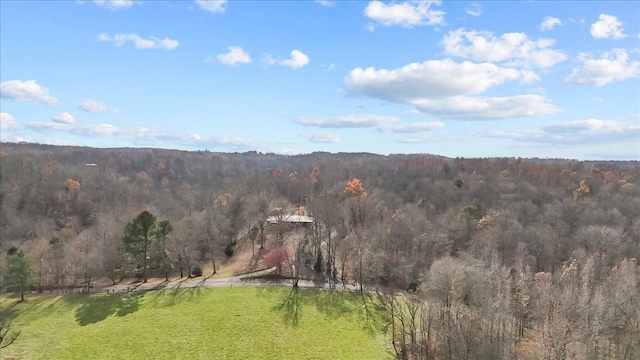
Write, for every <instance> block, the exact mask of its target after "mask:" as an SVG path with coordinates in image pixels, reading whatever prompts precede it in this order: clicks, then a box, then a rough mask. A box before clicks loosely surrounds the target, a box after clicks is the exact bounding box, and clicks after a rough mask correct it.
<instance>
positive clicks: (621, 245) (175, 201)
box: [0, 143, 640, 360]
mask: <svg viewBox="0 0 640 360" xmlns="http://www.w3.org/2000/svg"><path fill="white" fill-rule="evenodd" d="M0 156H1V157H0V161H1V162H0V165H1V166H0V179H1V182H0V234H1V243H0V250H2V254H3V256H2V258H3V260H2V261H3V262H6V260H5V258H6V257H5V256H4V254H6V253H7V251H9V249H12V248H13V251H15V249H16V248H17V249H20V250H21V251H23V252H24V253H25V254H26V255H28V257H29V258H30V259H31V262H32V264H33V270H34V276H33V281H32V283H31V285H32V286H33V289H34V290H41V291H47V290H50V289H61V288H65V287H70V286H71V287H73V286H84V285H88V284H90V283H91V282H93V281H95V280H96V279H107V278H108V279H110V281H111V282H113V283H117V282H119V281H122V280H123V279H130V278H135V277H138V278H140V279H141V280H146V278H147V276H157V277H168V276H187V275H191V274H192V273H193V268H194V267H202V266H204V265H205V264H206V265H207V266H210V267H211V269H212V271H216V268H219V267H220V266H222V265H223V264H224V263H225V262H228V261H232V260H233V259H234V257H238V256H239V254H240V253H243V254H248V256H247V259H248V260H247V264H246V266H247V270H250V269H255V268H259V267H264V266H265V264H266V265H269V266H271V265H273V266H276V267H278V271H279V272H282V273H283V274H285V275H293V277H294V278H297V277H298V276H303V277H316V278H320V279H324V280H325V281H329V282H330V283H332V284H333V285H334V286H336V287H340V284H341V283H347V282H349V283H357V284H359V285H360V286H362V287H363V289H369V290H377V292H378V296H379V299H380V301H379V303H380V306H381V309H382V310H384V311H385V312H386V313H387V314H388V315H389V333H390V334H392V335H393V339H392V346H393V350H392V351H395V353H396V354H397V356H398V357H399V358H407V359H448V360H451V359H512V358H523V359H526V358H530V359H640V267H639V266H638V263H637V259H638V258H640V164H639V163H638V162H606V161H603V162H580V161H569V160H549V159H546V160H543V159H515V158H492V159H464V158H455V159H452V158H445V157H440V156H433V155H424V154H420V155H418V154H416V155H388V156H381V155H374V154H365V153H348V154H347V153H339V154H329V153H313V154H308V155H298V156H285V155H276V154H261V153H256V152H248V153H224V154H222V153H212V152H208V151H198V152H185V151H177V150H159V149H93V148H85V147H56V146H46V145H35V144H10V143H3V144H2V145H1V148H0ZM143 212H147V213H148V214H153V216H154V218H153V219H151V218H148V217H147V218H146V220H145V221H147V222H148V225H149V226H157V229H159V230H157V231H156V232H154V234H156V235H157V236H155V239H156V240H154V241H153V243H149V249H148V251H149V254H150V255H149V256H148V255H147V253H146V252H145V253H144V255H143V256H142V257H140V258H139V259H137V257H136V256H135V255H136V253H134V252H133V251H131V250H130V249H128V247H127V236H128V235H130V231H128V230H131V226H132V225H127V224H131V223H132V221H133V220H134V219H135V218H136V217H137V216H140V215H141V214H142V213H143ZM293 213H297V214H306V215H309V216H311V217H313V219H314V223H313V224H311V225H310V226H306V227H304V228H302V229H300V228H297V227H294V228H292V227H291V226H280V225H278V224H275V225H274V224H271V223H269V222H268V221H267V218H268V217H270V216H271V217H273V216H276V217H281V218H282V217H284V216H286V215H287V214H293ZM152 220H153V221H152ZM162 226H164V228H162ZM158 234H159V235H158ZM145 251H146V250H145ZM147 259H148V260H149V264H147V262H146V260H147ZM287 261H289V262H292V264H295V265H297V266H296V267H294V268H295V269H296V271H295V273H294V274H289V273H287V271H290V270H288V269H291V268H292V267H291V266H290V264H288V263H287V264H285V265H283V264H284V263H285V262H287ZM142 262H144V264H143V263H142ZM5 265H6V264H3V266H5ZM147 269H148V270H147ZM147 271H148V272H149V274H147ZM205 275H210V273H209V274H205Z"/></svg>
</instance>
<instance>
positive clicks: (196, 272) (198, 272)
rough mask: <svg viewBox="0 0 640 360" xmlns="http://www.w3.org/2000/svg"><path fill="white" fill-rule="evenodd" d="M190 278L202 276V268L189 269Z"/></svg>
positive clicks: (197, 266) (198, 266)
mask: <svg viewBox="0 0 640 360" xmlns="http://www.w3.org/2000/svg"><path fill="white" fill-rule="evenodd" d="M191 276H193V277H198V276H202V266H200V265H194V266H193V267H192V268H191Z"/></svg>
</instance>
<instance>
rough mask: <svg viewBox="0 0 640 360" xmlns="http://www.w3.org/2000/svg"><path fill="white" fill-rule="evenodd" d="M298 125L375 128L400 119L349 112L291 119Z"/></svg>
mask: <svg viewBox="0 0 640 360" xmlns="http://www.w3.org/2000/svg"><path fill="white" fill-rule="evenodd" d="M293 121H295V122H297V123H298V124H300V125H304V126H316V127H321V128H377V127H381V126H384V125H386V124H391V123H394V122H397V121H400V118H399V117H397V116H386V115H369V114H350V115H339V116H325V117H322V116H316V117H314V116H299V117H296V118H295V119H293Z"/></svg>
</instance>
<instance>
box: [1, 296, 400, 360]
mask: <svg viewBox="0 0 640 360" xmlns="http://www.w3.org/2000/svg"><path fill="white" fill-rule="evenodd" d="M14 302H15V300H7V299H6V298H4V299H3V301H2V307H3V308H5V310H4V315H5V316H7V317H8V318H9V319H12V327H13V328H16V329H20V330H21V331H22V333H21V335H20V337H19V338H18V340H17V341H16V342H15V343H14V344H13V345H11V346H10V347H8V348H5V349H3V350H1V355H0V357H2V358H3V359H13V358H15V359H389V358H391V357H392V356H391V354H390V353H389V352H388V346H387V345H388V344H387V338H386V336H385V333H384V329H383V325H382V324H383V322H382V321H381V319H380V317H379V316H378V315H377V313H376V312H375V309H374V305H373V301H372V300H371V299H368V300H367V303H366V305H365V302H364V301H363V298H362V297H361V296H360V295H359V294H349V293H345V292H335V291H334V292H329V291H319V290H305V289H300V290H297V291H292V289H290V288H267V287H261V288H259V287H240V288H233V289H230V288H213V289H183V290H162V291H150V292H144V293H142V292H140V293H128V294H113V295H90V296H89V295H79V294H70V295H66V296H60V295H42V296H31V297H28V298H27V300H26V301H25V302H23V303H18V304H16V305H14V306H12V305H13V303H14Z"/></svg>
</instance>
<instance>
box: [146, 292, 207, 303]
mask: <svg viewBox="0 0 640 360" xmlns="http://www.w3.org/2000/svg"><path fill="white" fill-rule="evenodd" d="M201 289H202V288H201V287H189V288H182V289H180V288H171V289H167V288H165V289H162V290H158V291H153V292H151V294H150V295H149V301H150V305H151V306H153V307H158V306H173V305H176V304H178V303H180V302H183V301H193V300H194V299H195V298H197V297H199V296H200V295H202V293H201V292H202V290H201Z"/></svg>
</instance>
